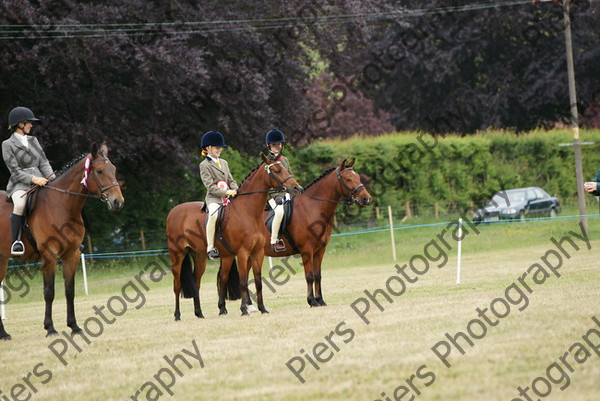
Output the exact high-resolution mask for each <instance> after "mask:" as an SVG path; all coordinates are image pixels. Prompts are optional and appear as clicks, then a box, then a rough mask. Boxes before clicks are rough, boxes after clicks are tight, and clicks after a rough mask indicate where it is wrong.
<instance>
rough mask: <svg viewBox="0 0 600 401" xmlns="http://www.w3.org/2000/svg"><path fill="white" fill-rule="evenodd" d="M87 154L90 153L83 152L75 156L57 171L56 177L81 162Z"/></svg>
mask: <svg viewBox="0 0 600 401" xmlns="http://www.w3.org/2000/svg"><path fill="white" fill-rule="evenodd" d="M87 155H88V154H87V153H82V154H81V155H79V156H77V157H75V158H74V159H73V160H71V161H70V162H68V163H67V164H66V165H65V166H64V167H63V168H62V169H61V170H60V171H59V172H57V173H56V177H57V178H58V177H59V176H61V175H62V174H64V173H65V172H67V170H69V169H70V168H71V167H73V166H74V165H76V164H77V163H79V162H80V161H81V159H83V158H84V157H86V156H87Z"/></svg>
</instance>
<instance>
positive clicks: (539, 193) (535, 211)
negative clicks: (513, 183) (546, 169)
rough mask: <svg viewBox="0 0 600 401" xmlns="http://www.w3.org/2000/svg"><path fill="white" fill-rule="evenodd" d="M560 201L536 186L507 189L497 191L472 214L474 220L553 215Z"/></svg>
mask: <svg viewBox="0 0 600 401" xmlns="http://www.w3.org/2000/svg"><path fill="white" fill-rule="evenodd" d="M559 212H560V202H559V201H558V199H557V198H556V197H554V196H550V195H548V193H547V192H546V191H544V190H543V189H541V188H538V187H528V188H518V189H507V190H504V191H500V192H497V193H496V194H495V195H494V197H493V198H492V200H491V201H489V202H488V203H487V204H486V205H485V206H484V207H483V208H481V209H478V210H476V211H475V212H474V214H473V221H475V222H489V221H497V220H505V219H524V218H528V217H541V216H550V217H555V216H556V214H557V213H559Z"/></svg>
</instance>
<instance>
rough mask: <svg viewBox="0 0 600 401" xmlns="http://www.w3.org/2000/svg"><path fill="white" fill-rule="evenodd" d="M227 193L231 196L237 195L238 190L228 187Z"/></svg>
mask: <svg viewBox="0 0 600 401" xmlns="http://www.w3.org/2000/svg"><path fill="white" fill-rule="evenodd" d="M225 195H227V196H231V197H232V198H233V197H235V196H236V195H237V191H236V190H235V189H228V190H227V191H225Z"/></svg>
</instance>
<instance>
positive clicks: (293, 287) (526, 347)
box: [0, 213, 600, 401]
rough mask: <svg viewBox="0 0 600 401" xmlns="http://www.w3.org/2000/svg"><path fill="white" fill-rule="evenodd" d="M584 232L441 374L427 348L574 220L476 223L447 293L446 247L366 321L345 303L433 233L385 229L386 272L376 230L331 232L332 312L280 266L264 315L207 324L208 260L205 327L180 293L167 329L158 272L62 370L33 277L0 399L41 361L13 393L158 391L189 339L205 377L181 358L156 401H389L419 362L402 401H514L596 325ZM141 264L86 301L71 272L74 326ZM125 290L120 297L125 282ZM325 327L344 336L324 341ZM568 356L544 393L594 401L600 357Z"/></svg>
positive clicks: (97, 274)
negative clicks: (300, 361)
mask: <svg viewBox="0 0 600 401" xmlns="http://www.w3.org/2000/svg"><path fill="white" fill-rule="evenodd" d="M563 215H564V213H563ZM410 223H411V221H408V222H406V224H410ZM589 225H590V238H591V240H592V249H591V250H590V251H588V250H587V249H585V248H582V249H581V250H580V251H572V254H571V255H570V256H571V257H570V259H568V260H566V259H565V260H564V261H563V262H564V263H563V266H562V268H561V270H560V272H561V274H562V276H561V277H560V278H556V277H554V276H553V277H551V278H548V279H547V281H546V282H545V283H544V284H541V285H532V293H531V294H527V296H528V301H529V304H528V306H527V308H525V309H524V310H523V311H518V310H517V308H516V307H513V310H512V311H511V313H510V314H509V315H508V316H507V317H505V318H503V319H500V321H499V323H498V324H497V325H496V326H494V327H488V329H487V334H486V336H485V337H484V338H482V339H480V340H474V346H473V347H471V346H469V345H465V344H463V346H464V348H465V349H464V350H465V354H464V355H461V354H460V352H458V351H456V350H454V351H453V353H452V354H451V356H450V357H449V361H450V363H451V364H452V367H451V368H446V367H445V366H444V365H443V364H442V362H441V361H440V360H439V359H438V358H437V357H436V356H435V355H434V353H433V352H432V351H431V348H432V347H433V346H434V345H435V344H437V343H438V342H439V341H442V340H444V338H445V337H444V335H445V333H450V334H452V335H454V334H456V333H457V332H459V331H463V332H464V331H466V328H467V325H468V324H469V322H470V321H472V320H473V319H475V318H477V317H478V315H477V311H476V308H478V307H479V308H484V307H488V308H489V306H490V303H491V302H492V301H493V300H495V299H496V298H499V297H505V290H506V288H507V286H509V285H510V284H511V283H513V282H515V281H516V280H517V279H518V278H519V277H520V276H521V275H522V274H523V273H524V272H525V271H526V270H527V268H528V267H529V266H531V265H532V264H533V263H536V262H538V263H539V262H540V257H541V256H542V255H544V253H545V252H546V251H547V250H548V249H550V248H551V247H552V246H553V245H552V243H551V242H550V238H551V237H555V238H559V237H562V236H564V235H567V233H568V232H569V231H575V232H578V231H579V230H578V226H577V221H576V220H566V221H562V220H556V221H552V222H525V223H513V224H508V225H488V226H478V227H479V228H480V231H481V233H480V234H479V235H468V236H467V237H466V238H465V241H464V242H463V248H462V256H463V258H462V284H460V285H456V284H455V281H456V262H457V261H456V249H455V247H454V245H455V244H456V243H453V249H452V250H451V251H449V252H448V261H447V263H446V264H445V265H444V266H443V267H442V268H439V269H438V268H437V267H435V266H436V264H434V263H431V266H430V268H429V271H428V272H427V273H426V274H424V275H422V276H420V277H419V280H418V281H417V282H415V283H413V284H408V285H407V288H406V291H405V292H404V293H403V294H402V295H400V296H391V299H392V301H393V302H392V303H389V302H387V301H386V300H385V298H384V296H382V295H379V296H378V297H377V299H378V300H379V302H380V303H381V307H382V308H383V311H380V310H379V309H378V308H377V307H376V306H375V305H374V304H373V303H371V305H370V311H369V312H368V313H367V315H366V316H367V318H368V319H369V321H370V323H369V324H368V325H367V324H365V323H364V322H363V320H362V319H361V318H360V317H359V316H358V314H357V313H356V312H355V311H354V310H353V309H352V308H351V305H352V304H353V303H355V302H358V303H357V305H362V304H361V303H360V301H357V300H358V299H359V298H361V297H362V298H366V297H367V295H366V293H365V291H369V292H371V293H372V292H374V291H376V290H377V289H385V285H386V282H387V280H388V279H389V278H390V277H392V276H394V275H397V274H396V271H395V268H394V264H395V263H398V264H404V263H409V261H410V258H411V257H412V256H413V255H422V254H423V249H424V246H425V245H426V244H427V243H428V242H429V241H431V240H432V238H435V237H436V236H437V234H439V233H440V231H441V230H442V227H439V226H433V227H423V228H418V229H407V230H397V231H396V232H395V237H396V246H397V261H396V262H395V263H394V261H392V258H391V250H390V237H389V233H386V232H383V233H377V234H368V235H356V236H340V237H334V238H332V241H331V243H330V247H329V248H328V253H327V254H326V259H325V263H324V269H323V287H324V294H325V299H326V301H327V302H328V304H329V306H327V307H324V308H309V307H308V305H307V304H306V300H305V291H306V285H305V282H304V277H303V274H302V271H301V270H300V269H299V266H298V262H297V259H291V260H292V265H293V266H294V267H295V268H296V270H297V273H296V274H295V275H291V276H290V279H289V281H288V282H287V283H286V284H285V285H282V286H277V287H274V288H275V291H276V292H275V293H272V292H271V291H270V290H268V289H267V288H266V287H265V288H264V291H265V304H266V306H267V309H269V310H270V312H271V313H270V314H268V315H260V314H252V315H251V316H250V317H241V316H239V303H238V301H235V302H233V301H230V302H229V303H228V309H229V312H230V313H229V315H227V316H218V310H217V307H216V302H217V298H216V286H215V275H216V269H217V265H216V264H214V263H211V264H209V267H208V269H207V272H206V274H205V278H204V280H203V285H202V293H201V294H202V296H201V298H202V305H203V311H204V314H205V316H206V318H205V319H203V320H199V319H196V318H195V317H194V316H193V307H192V302H191V300H188V299H182V300H181V302H182V321H181V322H174V321H173V305H174V299H173V293H172V276H171V275H170V273H169V274H168V275H166V276H165V277H164V278H162V280H160V281H159V282H156V283H154V282H152V281H151V280H150V278H149V277H148V276H142V280H143V282H144V283H145V284H146V285H148V288H149V290H147V291H145V290H141V287H140V286H138V288H139V289H140V291H141V292H142V291H143V297H144V298H143V306H142V298H140V297H138V299H137V300H136V301H135V302H128V303H127V304H128V309H127V312H126V313H124V314H123V315H122V316H119V317H115V321H114V323H112V324H104V330H103V333H102V334H101V335H100V336H98V337H96V338H92V337H90V338H89V339H90V342H91V344H89V345H88V344H86V343H85V342H84V341H83V339H82V338H79V337H75V340H74V341H76V343H77V344H78V346H79V347H80V348H81V352H78V351H77V349H76V348H75V347H74V346H73V345H71V344H70V343H68V342H65V344H66V346H67V347H68V348H67V351H66V353H65V355H64V358H65V360H66V362H67V363H68V364H67V366H64V365H63V364H62V363H61V362H60V361H59V360H58V359H57V358H56V357H55V356H54V355H53V353H52V352H51V351H50V350H49V348H48V347H49V345H50V344H51V343H52V342H53V341H57V343H56V344H60V341H62V340H65V338H64V337H63V336H59V337H53V338H46V337H45V331H44V330H43V328H42V319H43V310H44V305H43V301H42V289H41V276H40V275H39V274H38V275H37V276H36V277H35V278H34V279H33V281H32V282H31V284H30V285H31V289H30V293H29V294H28V295H27V296H26V297H24V298H23V299H18V300H15V301H14V302H10V303H9V304H8V305H7V314H8V320H6V321H4V324H5V325H6V328H7V331H8V332H9V333H11V334H12V335H13V340H12V341H10V342H0V355H1V356H2V358H1V362H0V369H1V373H2V374H1V375H0V390H1V391H2V393H0V399H2V398H1V396H3V395H5V394H10V391H11V388H12V389H13V390H14V389H16V390H18V389H21V387H19V385H20V384H23V385H24V386H27V385H26V384H25V382H24V380H23V377H27V375H28V373H29V372H32V371H33V369H34V367H35V366H36V365H37V364H39V363H42V364H43V365H42V366H40V367H38V370H37V373H38V374H40V375H41V373H42V371H43V370H44V369H46V370H48V371H51V373H52V378H51V379H50V380H49V381H48V382H47V383H45V384H43V383H42V379H47V376H44V377H37V376H36V375H35V374H33V373H32V374H31V375H29V376H30V381H31V383H32V385H33V386H34V387H35V388H36V391H37V393H36V394H32V391H31V392H30V390H27V387H23V388H25V390H22V391H23V393H22V394H21V397H20V398H21V399H25V398H26V395H27V394H29V393H31V399H32V400H71V399H85V400H125V399H128V398H129V397H130V396H131V395H133V394H135V392H136V391H137V390H139V389H140V387H141V386H142V385H143V384H144V383H145V382H156V380H155V379H154V377H153V376H154V375H155V374H156V373H157V372H158V371H159V369H161V368H165V367H166V366H167V364H166V362H165V360H164V359H163V356H168V357H173V356H175V355H177V354H182V349H186V350H188V351H193V350H194V348H193V345H192V342H193V341H195V344H196V345H197V346H198V349H199V351H200V352H201V355H202V358H203V362H204V368H200V367H199V366H198V365H197V364H194V365H192V366H193V367H192V368H191V369H189V368H187V367H186V366H185V364H184V363H183V362H181V361H180V362H179V364H178V365H179V367H180V369H181V371H182V374H183V377H179V376H177V383H176V384H175V386H174V387H173V391H174V393H175V395H174V396H173V397H170V396H169V395H168V394H167V393H165V394H164V397H160V398H161V399H174V400H189V399H215V398H218V399H223V400H239V399H246V398H252V399H258V400H315V399H318V400H376V399H385V398H383V397H382V395H381V393H382V392H385V393H386V396H387V397H390V399H394V397H393V394H394V390H395V389H398V388H399V386H401V385H404V386H405V387H406V386H408V384H407V382H406V381H407V380H410V378H411V377H412V375H413V374H416V372H417V370H418V369H419V368H420V367H422V366H423V365H426V367H422V368H421V371H420V373H421V374H422V375H423V374H425V373H427V372H430V373H433V374H435V380H434V381H433V382H430V381H431V376H428V377H425V378H419V377H415V378H413V379H412V383H413V385H414V386H415V387H416V388H417V389H418V390H419V391H420V392H421V395H420V396H419V397H418V398H415V399H419V400H460V401H464V400H511V399H513V398H516V397H518V392H517V390H516V387H517V386H529V387H531V383H532V381H533V380H534V379H535V378H536V377H539V376H544V377H545V376H546V369H547V368H548V366H549V365H550V364H551V363H553V362H556V361H559V357H561V356H563V354H564V353H565V352H567V350H568V349H569V347H570V346H571V345H572V344H574V343H575V342H576V341H580V342H582V341H583V340H582V339H581V336H582V335H584V334H585V333H586V331H587V330H588V329H590V328H591V327H592V326H593V322H592V320H591V316H593V315H594V314H595V315H596V316H597V317H600V311H599V310H598V308H597V294H598V284H597V283H598V279H600V272H599V271H598V268H597V262H596V260H597V257H596V251H595V250H596V249H597V248H598V247H600V232H599V230H598V229H597V227H598V220H597V219H590V221H589ZM154 260H156V259H150V258H148V259H138V260H129V261H127V262H124V263H123V262H121V263H122V264H121V265H120V266H119V263H118V262H114V265H112V266H107V265H105V264H97V265H95V266H94V265H92V266H90V265H88V278H89V280H90V295H89V296H85V295H84V293H83V285H82V280H81V272H79V273H78V278H77V280H78V281H77V290H76V291H77V298H76V311H77V316H78V321H79V324H80V326H82V327H83V326H84V325H85V324H86V322H87V324H88V329H90V330H94V329H95V328H96V327H97V326H95V325H94V322H93V318H98V316H97V314H96V312H94V306H96V307H102V306H106V305H107V303H108V302H109V299H111V297H115V296H117V297H118V296H121V297H123V295H122V294H123V292H122V291H123V287H124V286H125V285H126V284H127V283H128V282H129V281H130V280H131V279H132V277H133V275H135V274H137V273H138V272H140V271H142V270H144V268H145V267H146V266H147V264H148V263H149V262H151V261H154ZM274 261H275V262H276V263H277V260H276V259H274ZM265 267H268V262H267V261H265ZM264 273H265V274H267V270H266V269H265V270H264ZM61 281H62V280H61V278H60V276H57V286H56V288H57V296H56V301H55V305H54V321H55V326H56V328H57V329H58V330H59V331H61V330H67V327H66V324H65V313H66V312H65V303H64V294H63V289H62V284H61V283H60V282H61ZM394 288H396V287H394ZM128 291H129V292H127V294H128V296H129V297H130V299H133V298H134V296H133V295H134V293H133V292H132V290H131V288H129V290H128ZM113 305H116V304H113ZM135 306H140V308H139V309H136V308H135ZM104 310H105V311H106V309H104ZM342 322H345V323H344V324H343V325H342V326H339V325H340V324H342ZM336 327H338V332H339V333H341V335H340V334H336ZM344 330H345V331H344ZM350 330H351V331H352V333H353V335H352V338H350ZM332 333H333V334H332ZM327 338H329V339H330V341H332V342H334V343H335V344H336V346H337V347H338V348H339V351H335V350H333V351H332V348H331V346H330V347H329V351H327V352H324V353H323V356H329V355H331V358H330V360H329V361H327V362H322V363H318V366H319V369H318V370H317V369H315V368H313V367H312V366H311V364H310V363H309V362H308V361H307V360H306V359H304V362H305V364H306V367H305V369H304V371H303V373H302V375H303V377H304V379H305V380H306V383H304V384H302V383H300V381H299V380H298V379H297V378H296V377H295V376H294V375H293V374H292V373H291V372H290V370H289V369H288V368H287V367H286V363H287V362H288V361H290V359H292V358H294V357H299V358H303V353H302V351H301V350H304V351H305V352H307V353H310V354H311V355H312V352H313V349H314V347H315V346H317V349H322V348H323V347H324V346H318V345H317V344H318V343H323V344H325V346H327V344H329V342H328V340H327ZM344 340H346V341H344ZM319 347H320V348H319ZM313 359H315V357H314V356H313ZM190 361H192V360H191V359H190ZM570 361H571V363H572V365H573V366H572V367H573V369H574V372H568V374H569V378H570V384H569V386H568V387H566V388H565V389H564V390H562V391H561V390H560V389H559V388H558V386H557V385H554V384H553V387H552V393H551V396H550V397H548V399H552V400H578V401H579V400H583V401H585V400H590V401H591V400H595V399H596V397H597V389H598V388H597V378H598V375H599V374H600V364H599V363H598V356H597V355H596V354H594V353H593V352H592V353H591V355H590V356H589V359H588V360H587V361H586V362H584V363H576V362H573V360H572V359H570ZM427 383H428V384H429V385H427ZM562 384H564V382H563V383H562ZM15 386H16V387H15ZM540 388H542V387H541V385H540ZM162 391H163V392H164V389H162ZM398 391H400V390H398ZM412 394H414V391H412ZM154 395H155V396H156V394H154ZM532 398H534V397H532ZM537 398H540V397H535V398H534V399H537ZM9 399H10V398H9ZM139 399H145V398H144V397H143V396H142V397H140V398H139ZM404 399H410V396H409V395H407V396H406V397H405V398H404Z"/></svg>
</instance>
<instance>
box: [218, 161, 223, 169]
mask: <svg viewBox="0 0 600 401" xmlns="http://www.w3.org/2000/svg"><path fill="white" fill-rule="evenodd" d="M217 166H219V168H220V169H222V168H223V167H222V166H221V160H219V159H217Z"/></svg>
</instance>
